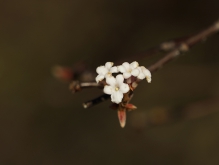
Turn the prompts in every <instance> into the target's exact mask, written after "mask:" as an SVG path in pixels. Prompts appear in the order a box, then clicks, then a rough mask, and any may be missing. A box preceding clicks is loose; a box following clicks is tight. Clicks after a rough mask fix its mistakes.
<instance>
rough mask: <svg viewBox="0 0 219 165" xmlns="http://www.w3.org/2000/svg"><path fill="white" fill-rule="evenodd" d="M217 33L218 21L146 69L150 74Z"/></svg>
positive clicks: (218, 29)
mask: <svg viewBox="0 0 219 165" xmlns="http://www.w3.org/2000/svg"><path fill="white" fill-rule="evenodd" d="M218 31H219V20H218V21H217V22H216V23H214V24H213V25H212V26H210V27H208V28H207V29H205V30H203V31H201V32H200V33H198V34H196V35H193V36H191V37H189V38H187V39H186V40H185V41H184V42H182V43H181V44H180V45H178V46H177V47H176V48H175V49H173V50H172V51H170V52H169V53H167V54H166V55H165V56H164V57H163V58H161V59H160V60H158V61H157V62H156V63H155V64H153V65H151V66H149V67H148V69H149V70H150V71H151V72H154V71H156V70H158V69H159V68H161V67H162V66H163V65H164V64H166V63H168V62H169V61H171V60H173V59H174V58H175V57H177V56H178V55H180V54H181V53H182V52H187V51H188V50H189V49H190V48H191V47H192V46H194V45H195V44H197V43H199V42H200V41H203V40H205V39H206V38H207V37H209V36H211V35H212V34H215V33H217V32H218Z"/></svg>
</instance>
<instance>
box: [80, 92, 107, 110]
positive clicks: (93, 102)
mask: <svg viewBox="0 0 219 165" xmlns="http://www.w3.org/2000/svg"><path fill="white" fill-rule="evenodd" d="M109 98H110V95H107V94H103V95H101V96H99V97H97V98H95V99H92V100H89V101H87V102H85V103H83V107H84V108H90V107H92V106H94V105H96V104H99V103H101V102H103V101H106V100H108V99H109Z"/></svg>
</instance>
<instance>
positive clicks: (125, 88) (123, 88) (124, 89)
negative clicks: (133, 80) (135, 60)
mask: <svg viewBox="0 0 219 165" xmlns="http://www.w3.org/2000/svg"><path fill="white" fill-rule="evenodd" d="M129 89H130V88H129V86H128V84H125V83H123V84H121V85H120V86H119V90H120V91H121V92H122V93H127V92H128V91H129Z"/></svg>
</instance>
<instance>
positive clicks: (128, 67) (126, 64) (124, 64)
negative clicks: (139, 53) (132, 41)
mask: <svg viewBox="0 0 219 165" xmlns="http://www.w3.org/2000/svg"><path fill="white" fill-rule="evenodd" d="M122 65H123V66H124V67H125V69H126V70H127V71H128V70H130V65H129V63H128V62H124V63H123V64H122Z"/></svg>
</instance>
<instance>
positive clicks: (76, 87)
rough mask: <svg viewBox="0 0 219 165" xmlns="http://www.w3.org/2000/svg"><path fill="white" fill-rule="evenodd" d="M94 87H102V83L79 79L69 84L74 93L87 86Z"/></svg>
mask: <svg viewBox="0 0 219 165" xmlns="http://www.w3.org/2000/svg"><path fill="white" fill-rule="evenodd" d="M93 87H98V88H101V87H102V85H101V84H97V83H96V82H82V83H80V82H79V81H72V82H71V83H70V85H69V89H70V91H72V92H73V93H75V92H78V91H80V90H82V89H85V88H93Z"/></svg>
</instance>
